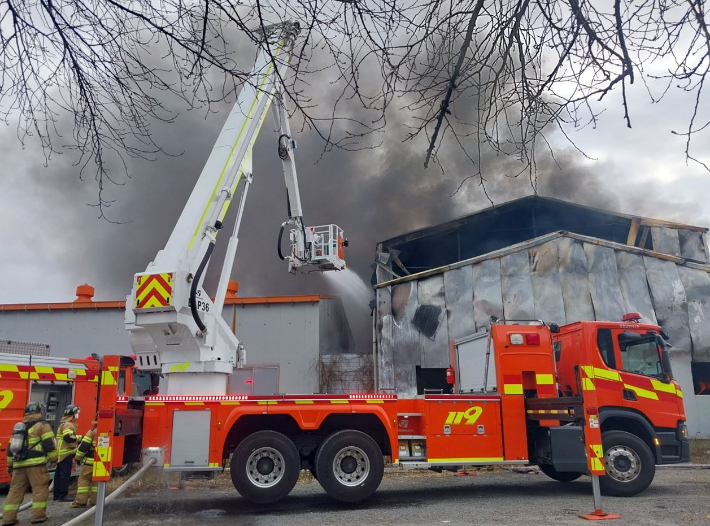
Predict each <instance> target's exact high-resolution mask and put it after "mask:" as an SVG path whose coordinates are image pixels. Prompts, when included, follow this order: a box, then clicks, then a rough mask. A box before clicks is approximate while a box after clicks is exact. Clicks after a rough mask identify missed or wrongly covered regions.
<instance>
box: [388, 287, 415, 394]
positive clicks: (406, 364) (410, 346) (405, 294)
mask: <svg viewBox="0 0 710 526" xmlns="http://www.w3.org/2000/svg"><path fill="white" fill-rule="evenodd" d="M418 285H419V284H418V283H417V282H416V281H408V282H406V283H402V284H401V285H395V286H393V287H392V316H393V326H392V341H393V342H394V349H393V361H392V362H393V364H394V386H395V388H396V389H397V392H398V393H400V394H417V376H416V366H417V365H421V353H420V352H419V331H418V330H417V328H416V327H415V326H414V325H412V320H413V319H414V314H415V313H416V311H417V307H418V306H419V303H418V302H417V289H418Z"/></svg>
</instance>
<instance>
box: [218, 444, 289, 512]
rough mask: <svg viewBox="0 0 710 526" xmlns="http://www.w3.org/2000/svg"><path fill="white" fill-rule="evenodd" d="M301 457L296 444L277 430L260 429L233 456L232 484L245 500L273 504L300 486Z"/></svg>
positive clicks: (231, 464) (239, 446) (231, 468)
mask: <svg viewBox="0 0 710 526" xmlns="http://www.w3.org/2000/svg"><path fill="white" fill-rule="evenodd" d="M300 471H301V458H300V456H299V454H298V450H297V449H296V446H294V445H293V442H291V440H289V439H288V437H286V436H285V435H282V434H281V433H278V432H276V431H258V432H256V433H254V434H253V435H249V436H248V437H246V438H245V439H244V440H242V442H241V443H240V444H239V445H238V446H237V449H236V450H235V451H234V454H233V455H232V462H231V463H230V472H231V476H232V484H234V487H235V488H236V489H237V491H238V492H239V493H240V494H241V496H242V497H244V498H245V499H248V500H251V501H254V502H258V503H261V504H269V503H272V502H276V501H278V500H281V499H282V498H284V497H285V496H286V495H288V494H289V492H290V491H291V490H292V489H293V487H294V486H295V485H296V481H297V480H298V475H299V473H300Z"/></svg>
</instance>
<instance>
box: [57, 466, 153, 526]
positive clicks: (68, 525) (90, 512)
mask: <svg viewBox="0 0 710 526" xmlns="http://www.w3.org/2000/svg"><path fill="white" fill-rule="evenodd" d="M153 464H155V459H154V458H151V459H150V460H149V461H148V463H147V464H146V465H145V466H143V467H142V468H140V469H139V470H138V471H136V472H135V474H134V475H133V476H132V477H131V478H129V479H128V480H127V481H126V482H124V483H123V484H121V485H120V486H119V487H118V488H116V489H115V490H114V491H113V492H112V493H111V495H109V496H108V497H106V502H105V503H106V504H108V503H109V502H111V501H112V500H113V499H115V498H116V497H118V496H119V495H120V494H121V493H123V492H124V490H125V489H126V488H127V487H128V486H130V485H131V484H133V482H135V481H136V480H138V479H139V478H140V477H142V476H143V473H145V472H146V471H147V470H148V468H149V467H151V466H153ZM104 484H105V483H104ZM94 513H96V506H93V507H92V508H89V509H88V510H86V511H85V512H84V513H82V514H81V515H77V516H76V517H74V518H73V519H72V520H70V521H69V522H65V523H64V524H62V526H74V525H75V524H79V523H80V522H81V521H83V520H84V519H86V518H88V517H90V516H91V515H93V514H94Z"/></svg>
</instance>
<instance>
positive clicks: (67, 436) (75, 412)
mask: <svg viewBox="0 0 710 526" xmlns="http://www.w3.org/2000/svg"><path fill="white" fill-rule="evenodd" d="M79 411H80V408H79V407H77V406H75V405H74V404H69V405H68V406H67V407H66V408H65V409H64V416H63V417H62V422H61V424H59V428H57V450H58V454H57V457H58V461H57V469H56V470H55V471H54V500H57V501H59V502H71V499H69V498H68V497H67V494H68V493H69V483H70V482H71V466H72V462H73V460H74V454H75V453H76V446H77V436H76V431H77V427H76V421H77V419H78V418H79Z"/></svg>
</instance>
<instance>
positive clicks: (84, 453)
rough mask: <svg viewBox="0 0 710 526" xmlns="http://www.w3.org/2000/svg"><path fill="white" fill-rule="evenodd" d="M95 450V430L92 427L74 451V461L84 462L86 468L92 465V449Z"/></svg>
mask: <svg viewBox="0 0 710 526" xmlns="http://www.w3.org/2000/svg"><path fill="white" fill-rule="evenodd" d="M95 448H96V428H95V427H92V428H91V429H90V430H89V431H88V433H86V435H84V438H82V439H81V442H80V443H79V447H78V448H77V450H76V457H75V458H76V461H77V462H81V461H82V460H83V461H84V464H86V465H87V466H93V464H94V449H95Z"/></svg>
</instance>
